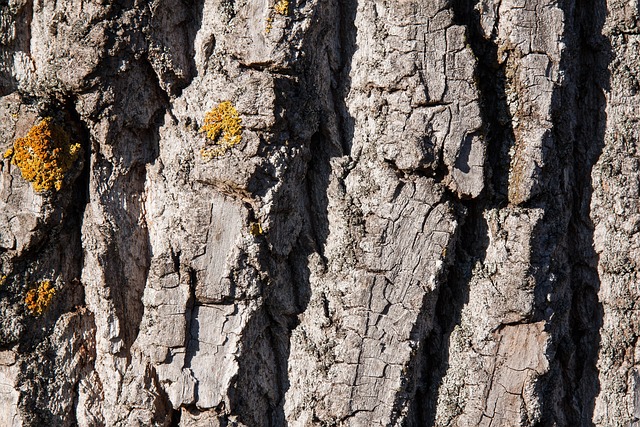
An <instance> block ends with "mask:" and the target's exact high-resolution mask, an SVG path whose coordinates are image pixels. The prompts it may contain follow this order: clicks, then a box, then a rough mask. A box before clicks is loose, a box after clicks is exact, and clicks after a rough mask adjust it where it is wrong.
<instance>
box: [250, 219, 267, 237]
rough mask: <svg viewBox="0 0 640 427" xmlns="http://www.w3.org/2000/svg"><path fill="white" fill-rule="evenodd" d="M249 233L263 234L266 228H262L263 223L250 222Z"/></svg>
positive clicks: (253, 234) (254, 234)
mask: <svg viewBox="0 0 640 427" xmlns="http://www.w3.org/2000/svg"><path fill="white" fill-rule="evenodd" d="M249 233H250V234H251V235H252V236H261V235H262V234H264V230H263V229H262V224H260V223H259V222H252V223H251V224H249Z"/></svg>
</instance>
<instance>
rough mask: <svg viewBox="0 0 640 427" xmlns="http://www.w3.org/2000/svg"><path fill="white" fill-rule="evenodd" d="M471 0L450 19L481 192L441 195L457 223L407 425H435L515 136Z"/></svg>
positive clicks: (502, 83) (493, 53) (499, 75)
mask: <svg viewBox="0 0 640 427" xmlns="http://www.w3.org/2000/svg"><path fill="white" fill-rule="evenodd" d="M476 3H477V1H464V0H452V1H451V2H450V7H451V8H452V9H453V12H454V23H455V24H456V25H462V26H464V27H465V28H466V40H467V42H468V43H469V46H470V47H471V50H472V51H473V53H474V55H475V57H476V58H477V61H478V62H477V66H476V67H475V71H474V78H475V82H476V85H477V88H478V92H479V98H480V99H479V101H480V111H481V117H482V121H483V128H482V133H483V136H484V140H485V143H486V145H487V154H486V159H487V160H486V164H485V172H486V177H485V191H483V192H482V194H481V195H480V196H479V197H478V198H477V199H474V200H464V201H460V200H458V198H457V197H456V196H454V195H452V194H447V197H446V199H447V200H448V201H449V202H451V203H452V205H453V206H456V207H457V215H456V216H457V217H458V218H459V219H460V223H461V225H459V227H458V230H457V235H456V236H454V237H453V239H454V244H455V250H454V251H452V252H453V253H452V254H450V255H448V256H447V258H448V259H447V262H448V263H449V264H450V267H449V272H448V276H447V277H446V279H445V280H443V283H442V285H441V286H440V288H439V290H438V291H437V292H438V293H437V294H436V295H430V296H428V298H430V299H434V298H437V300H436V301H435V316H434V325H433V327H432V329H431V331H429V332H428V335H426V336H425V337H424V338H423V339H422V341H421V345H420V348H421V354H419V355H418V356H417V358H416V359H417V362H416V364H417V366H416V369H417V374H416V375H417V376H418V379H417V380H416V386H415V387H416V388H415V398H414V399H413V401H412V404H411V406H410V408H409V413H408V415H407V417H406V422H405V424H406V425H407V426H433V425H435V423H436V409H437V405H438V398H439V389H440V386H441V385H442V381H443V380H444V378H445V376H446V374H447V370H448V368H449V353H450V339H451V334H452V332H453V330H454V329H455V327H456V325H459V324H460V321H461V313H462V308H463V307H464V305H465V304H466V303H467V302H468V300H469V287H470V283H471V280H472V277H473V268H474V266H475V265H476V264H477V263H483V262H484V260H485V257H486V250H487V248H488V246H489V230H488V224H487V221H486V219H485V218H484V215H483V214H484V212H485V211H487V210H490V209H499V208H503V207H505V206H507V203H508V194H509V166H510V156H509V150H510V148H511V147H512V146H513V144H514V141H515V136H514V131H513V125H512V121H511V114H510V112H509V106H508V104H507V96H506V82H507V79H506V75H505V66H506V64H505V63H504V62H503V63H500V62H499V61H498V45H497V43H496V41H495V39H496V33H495V29H494V32H493V33H492V34H490V35H487V38H485V35H484V32H483V30H482V27H481V24H480V14H479V12H478V11H477V10H476V9H475V6H476ZM465 142H466V141H465ZM464 149H465V147H464V145H463V147H462V157H461V158H460V159H459V162H464V154H465V152H464ZM431 306H433V301H425V303H424V307H427V308H428V307H431ZM423 311H424V309H423ZM423 323H424V322H423ZM416 326H419V325H416ZM425 332H426V331H425ZM422 336H424V333H423V334H422Z"/></svg>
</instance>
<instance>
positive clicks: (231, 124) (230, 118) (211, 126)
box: [200, 101, 242, 160]
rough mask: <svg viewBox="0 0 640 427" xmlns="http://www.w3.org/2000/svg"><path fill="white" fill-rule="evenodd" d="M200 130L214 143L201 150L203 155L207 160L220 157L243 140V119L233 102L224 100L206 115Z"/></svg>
mask: <svg viewBox="0 0 640 427" xmlns="http://www.w3.org/2000/svg"><path fill="white" fill-rule="evenodd" d="M200 132H201V133H204V134H205V135H206V136H207V139H209V140H210V141H211V142H212V143H213V146H210V147H207V148H203V149H202V150H200V154H202V157H204V158H205V159H207V160H209V159H212V158H215V157H220V156H222V155H223V154H224V153H226V152H227V151H228V150H229V149H230V148H231V147H233V146H234V145H237V144H239V143H240V141H241V140H242V119H240V116H239V115H238V111H237V110H236V109H235V107H234V106H233V105H232V104H231V102H229V101H224V102H221V103H220V104H218V106H216V107H215V108H213V109H212V110H211V111H209V112H208V113H207V114H206V115H205V116H204V125H202V127H201V128H200Z"/></svg>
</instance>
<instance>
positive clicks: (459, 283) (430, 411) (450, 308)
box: [405, 201, 489, 426]
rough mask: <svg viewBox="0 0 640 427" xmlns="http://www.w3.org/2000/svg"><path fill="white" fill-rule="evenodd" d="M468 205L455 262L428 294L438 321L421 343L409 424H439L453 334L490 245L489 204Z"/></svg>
mask: <svg viewBox="0 0 640 427" xmlns="http://www.w3.org/2000/svg"><path fill="white" fill-rule="evenodd" d="M464 205H465V206H466V209H462V208H460V209H459V210H458V211H459V212H458V217H459V218H462V219H463V221H464V222H463V223H462V224H460V225H459V227H458V230H457V235H456V236H453V239H454V245H455V249H454V251H453V253H452V254H451V255H450V256H451V257H452V258H453V262H452V265H451V266H450V267H449V270H448V274H447V276H446V278H445V279H444V280H443V282H444V283H443V285H441V287H440V289H439V290H438V292H437V294H435V295H432V294H429V295H427V297H425V298H431V299H434V298H435V299H436V301H435V310H434V312H435V315H434V316H433V318H434V324H433V327H432V329H431V331H430V332H429V333H428V334H427V335H426V336H425V338H424V339H423V340H422V342H421V345H420V348H421V354H420V355H418V358H419V359H420V360H419V361H418V363H421V366H419V367H418V372H417V376H418V378H417V379H416V386H415V398H414V399H413V401H412V404H411V406H410V409H409V414H408V416H407V418H406V419H407V422H406V423H405V425H407V426H433V425H435V419H436V409H437V405H438V397H439V388H440V386H441V384H442V381H443V379H444V377H445V376H446V374H447V370H448V368H449V353H450V339H451V334H452V332H453V330H454V329H455V327H456V325H459V324H460V322H461V319H462V308H463V307H464V306H465V304H467V303H468V302H469V284H470V282H471V279H472V276H473V268H474V266H475V265H476V264H477V263H478V262H482V261H483V260H484V259H485V255H486V250H487V248H488V246H489V232H488V226H487V222H486V220H485V219H484V217H483V215H482V213H483V211H484V209H485V207H484V206H483V205H482V204H480V203H477V202H474V201H470V202H465V203H464ZM433 306H434V303H433V302H429V301H425V302H424V303H423V307H433ZM422 323H424V321H423V322H422ZM423 336H424V334H423Z"/></svg>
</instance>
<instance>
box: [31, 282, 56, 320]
mask: <svg viewBox="0 0 640 427" xmlns="http://www.w3.org/2000/svg"><path fill="white" fill-rule="evenodd" d="M55 294H56V290H55V288H54V287H53V285H52V284H51V282H50V281H49V280H43V281H42V282H40V284H39V285H38V287H37V288H34V289H31V290H30V291H29V292H27V296H26V297H25V299H24V303H25V305H26V306H27V310H29V311H30V312H31V314H33V315H34V316H40V315H41V314H42V313H44V312H45V311H46V310H47V308H48V307H49V305H50V304H51V300H52V299H53V296H54V295H55Z"/></svg>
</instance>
